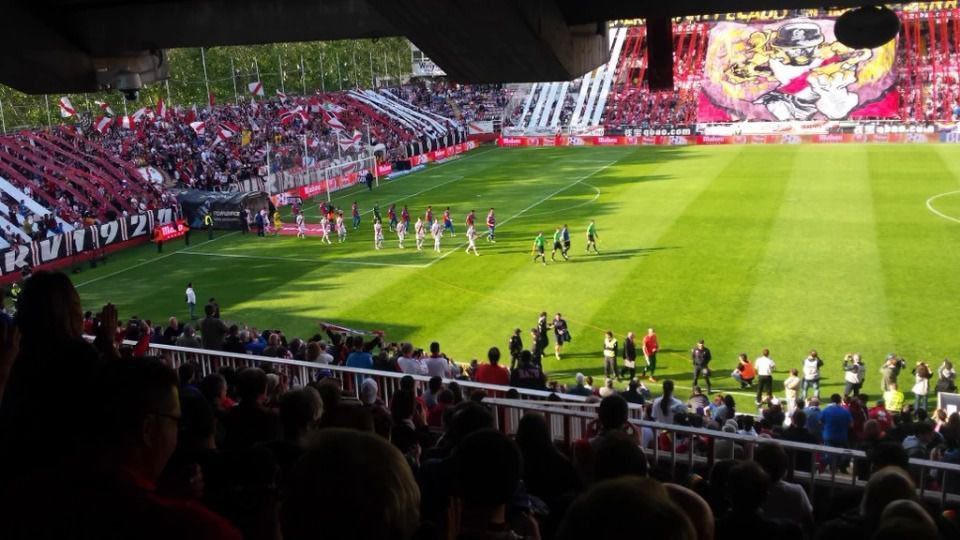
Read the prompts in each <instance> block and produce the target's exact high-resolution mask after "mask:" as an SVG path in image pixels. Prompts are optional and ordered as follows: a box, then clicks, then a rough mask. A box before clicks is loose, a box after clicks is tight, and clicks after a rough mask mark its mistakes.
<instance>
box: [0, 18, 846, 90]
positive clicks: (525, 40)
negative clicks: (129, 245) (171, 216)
mask: <svg viewBox="0 0 960 540" xmlns="http://www.w3.org/2000/svg"><path fill="white" fill-rule="evenodd" d="M860 3H861V2H854V1H849V0H834V1H833V2H831V5H832V6H835V7H836V6H854V5H859V4H860ZM5 4H6V5H5V6H4V8H5V9H4V14H3V17H2V18H0V25H2V29H0V40H2V42H3V51H4V53H3V54H2V55H0V82H2V83H4V84H7V85H9V86H12V87H14V88H17V89H19V90H21V91H24V92H27V93H35V94H39V93H55V92H87V91H95V90H98V89H103V88H104V87H112V88H118V87H123V85H136V84H140V83H149V82H152V81H155V80H160V79H162V78H164V77H165V76H166V75H165V74H166V71H167V70H166V63H165V59H164V56H163V54H162V53H161V52H160V51H162V50H163V49H168V48H177V47H198V46H205V47H212V46H218V45H249V44H258V43H272V42H292V41H314V40H336V39H351V38H374V37H387V36H405V37H407V38H408V39H410V40H411V41H413V42H414V43H415V44H416V45H417V46H418V47H419V48H420V49H422V50H423V51H424V52H425V53H426V54H427V55H428V56H430V58H432V59H433V60H434V61H435V62H436V63H437V64H438V65H440V67H442V68H443V69H444V71H446V73H447V74H448V75H449V76H450V77H451V78H452V79H454V80H458V81H462V82H513V81H537V80H540V81H546V80H550V81H557V80H570V79H573V78H575V77H578V76H580V75H582V74H583V73H585V72H587V71H588V70H590V69H592V68H594V67H596V66H598V65H600V64H601V63H602V62H604V61H606V59H607V56H608V43H607V41H608V40H607V36H606V32H605V31H604V28H605V27H604V24H603V23H605V22H606V21H611V20H616V19H627V18H652V19H659V20H665V19H667V18H669V17H673V16H682V15H695V14H707V13H720V12H730V11H752V10H761V9H791V8H803V7H819V6H821V4H818V3H817V2H813V1H808V0H737V1H733V2H718V1H707V0H673V1H670V2H656V3H654V2H645V1H636V0H634V1H630V0H29V1H27V0H10V1H8V2H5ZM651 54H653V52H652V53H651ZM652 63H655V62H653V61H652Z"/></svg>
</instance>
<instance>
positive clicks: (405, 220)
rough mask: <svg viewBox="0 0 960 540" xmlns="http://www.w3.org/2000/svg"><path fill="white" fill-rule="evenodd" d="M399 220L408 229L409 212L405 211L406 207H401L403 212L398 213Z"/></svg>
mask: <svg viewBox="0 0 960 540" xmlns="http://www.w3.org/2000/svg"><path fill="white" fill-rule="evenodd" d="M400 219H401V220H402V221H403V224H404V225H405V226H406V227H407V228H409V227H410V211H409V210H407V205H403V210H401V211H400Z"/></svg>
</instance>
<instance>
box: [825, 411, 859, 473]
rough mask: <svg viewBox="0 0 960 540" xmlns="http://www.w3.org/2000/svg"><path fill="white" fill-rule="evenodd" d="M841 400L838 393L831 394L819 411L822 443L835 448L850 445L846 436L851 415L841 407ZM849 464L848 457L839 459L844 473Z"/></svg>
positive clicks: (850, 422) (850, 426)
mask: <svg viewBox="0 0 960 540" xmlns="http://www.w3.org/2000/svg"><path fill="white" fill-rule="evenodd" d="M842 402H843V399H842V398H841V397H840V394H833V395H831V396H830V405H827V406H826V407H825V408H824V409H823V410H822V411H820V425H821V426H822V430H821V436H822V437H823V443H824V444H825V445H827V446H834V447H837V448H848V447H849V446H850V443H849V440H848V437H849V434H850V428H852V427H853V415H851V414H850V411H848V410H847V409H845V408H843V405H841V403H842ZM849 465H850V460H849V458H841V459H840V464H839V466H840V470H841V471H842V472H844V473H846V472H847V467H848V466H849Z"/></svg>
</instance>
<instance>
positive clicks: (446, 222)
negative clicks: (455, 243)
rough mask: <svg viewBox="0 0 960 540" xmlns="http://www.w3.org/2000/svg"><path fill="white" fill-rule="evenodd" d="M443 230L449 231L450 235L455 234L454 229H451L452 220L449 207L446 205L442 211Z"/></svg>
mask: <svg viewBox="0 0 960 540" xmlns="http://www.w3.org/2000/svg"><path fill="white" fill-rule="evenodd" d="M443 230H444V231H450V236H456V235H457V233H456V231H454V230H453V220H452V219H450V207H449V206H448V207H447V208H446V209H444V211H443Z"/></svg>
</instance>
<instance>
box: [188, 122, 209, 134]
mask: <svg viewBox="0 0 960 540" xmlns="http://www.w3.org/2000/svg"><path fill="white" fill-rule="evenodd" d="M190 128H191V129H193V131H195V132H196V133H197V135H203V134H204V132H205V131H206V130H207V123H206V122H190Z"/></svg>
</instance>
